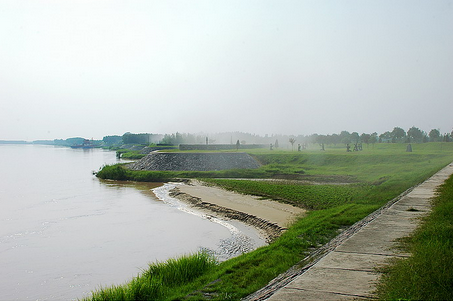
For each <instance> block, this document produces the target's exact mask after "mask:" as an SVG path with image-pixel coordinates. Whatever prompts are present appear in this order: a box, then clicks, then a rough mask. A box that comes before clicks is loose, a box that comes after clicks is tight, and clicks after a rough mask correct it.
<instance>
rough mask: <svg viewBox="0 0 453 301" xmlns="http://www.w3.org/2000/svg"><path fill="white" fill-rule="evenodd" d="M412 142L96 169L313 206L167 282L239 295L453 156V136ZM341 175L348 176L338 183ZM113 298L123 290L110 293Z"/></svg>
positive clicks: (212, 295)
mask: <svg viewBox="0 0 453 301" xmlns="http://www.w3.org/2000/svg"><path fill="white" fill-rule="evenodd" d="M413 150H414V152H412V153H406V152H405V145H403V144H376V145H375V146H374V147H372V146H370V147H369V148H367V147H364V150H363V151H362V152H351V153H347V152H346V151H345V150H344V149H342V148H332V149H329V148H326V151H324V152H321V151H303V152H291V151H281V150H279V151H272V152H271V151H269V150H250V151H249V154H251V155H252V156H254V157H255V158H256V159H257V160H259V161H260V162H261V163H262V164H263V166H262V167H261V168H259V169H256V170H230V171H219V172H153V171H130V170H128V169H125V168H123V167H122V166H121V165H113V166H106V167H104V168H103V169H102V170H100V171H99V172H98V174H97V176H98V177H100V178H103V177H106V178H111V179H116V180H134V181H156V182H158V181H165V180H170V179H175V178H204V179H206V181H210V182H212V183H215V184H217V185H221V186H224V187H225V188H228V189H232V190H236V191H239V192H242V193H247V194H255V195H259V196H262V197H266V198H271V199H275V200H278V201H282V202H287V203H292V204H295V205H297V206H300V207H304V208H308V209H310V210H311V211H310V212H308V214H307V215H306V216H304V217H303V218H300V219H299V220H298V221H296V222H295V223H294V224H293V225H292V226H291V227H290V228H289V229H288V231H286V232H285V233H284V234H283V235H282V236H281V237H279V238H278V239H277V240H276V241H274V242H273V243H272V244H270V245H268V246H265V247H262V248H259V249H257V250H255V251H253V252H250V253H248V254H243V255H241V256H239V257H236V258H233V259H230V260H228V261H226V262H223V263H220V264H217V265H214V266H213V267H212V268H210V269H208V270H206V272H203V273H201V274H199V275H198V276H197V277H195V278H193V279H192V280H191V281H189V282H184V283H181V284H180V285H178V286H177V287H172V288H171V289H168V290H167V291H171V293H169V294H168V295H163V297H162V298H161V299H167V300H174V299H177V300H185V299H187V300H192V299H194V300H199V299H210V300H226V299H231V300H239V299H240V298H243V297H245V296H247V295H248V294H250V293H253V292H254V291H256V290H257V289H259V288H261V287H263V286H264V285H266V284H267V283H268V282H269V281H270V280H271V279H272V278H274V277H275V276H277V275H278V274H280V273H282V272H284V271H286V270H287V269H288V268H289V267H291V266H292V265H294V264H296V263H298V262H299V261H300V260H302V259H303V258H304V257H305V256H306V255H307V254H308V253H309V252H310V251H312V250H313V249H314V248H317V247H319V246H320V245H322V244H324V243H326V242H327V241H329V240H330V239H331V238H333V237H334V236H336V235H337V234H338V230H339V229H341V228H344V227H347V226H349V225H352V224H353V223H354V222H356V221H358V220H360V219H362V218H363V217H365V216H366V215H368V214H369V213H371V212H373V211H374V210H376V209H378V208H379V207H380V206H382V205H384V204H385V203H386V202H387V201H389V200H391V199H392V198H394V197H396V196H397V195H399V194H400V193H402V192H403V191H405V190H406V189H408V188H410V187H412V186H414V185H416V184H418V183H420V182H422V181H423V180H425V179H426V178H428V177H429V176H431V175H432V174H434V173H435V172H436V171H438V170H439V169H441V168H442V167H443V166H445V165H447V164H448V163H450V162H452V161H453V143H442V144H441V143H426V144H413ZM219 178H221V179H219ZM226 178H279V179H291V180H308V181H314V182H321V184H322V185H308V184H306V183H305V182H296V183H295V182H294V181H276V182H269V181H252V180H238V179H226ZM336 182H342V183H346V184H345V185H333V183H336ZM304 183H305V184H304ZM318 184H319V183H318ZM450 212H453V211H450ZM442 227H444V226H442ZM450 241H453V240H450ZM450 266H451V265H450ZM134 281H136V280H134ZM120 290H121V289H120ZM159 298H160V297H159ZM113 299H118V298H116V297H112V298H110V299H109V298H107V299H103V300H113ZM119 300H121V299H119Z"/></svg>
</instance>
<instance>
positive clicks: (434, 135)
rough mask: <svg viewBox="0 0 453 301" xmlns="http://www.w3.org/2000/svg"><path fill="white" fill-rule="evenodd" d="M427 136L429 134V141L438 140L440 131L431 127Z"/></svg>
mask: <svg viewBox="0 0 453 301" xmlns="http://www.w3.org/2000/svg"><path fill="white" fill-rule="evenodd" d="M428 136H429V141H431V142H436V141H438V140H439V137H440V132H439V130H437V129H432V130H431V131H430V132H429V134H428Z"/></svg>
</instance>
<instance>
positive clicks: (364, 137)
mask: <svg viewBox="0 0 453 301" xmlns="http://www.w3.org/2000/svg"><path fill="white" fill-rule="evenodd" d="M370 138H371V135H370V134H365V133H362V135H360V140H361V141H362V142H363V143H366V144H367V145H368V144H370Z"/></svg>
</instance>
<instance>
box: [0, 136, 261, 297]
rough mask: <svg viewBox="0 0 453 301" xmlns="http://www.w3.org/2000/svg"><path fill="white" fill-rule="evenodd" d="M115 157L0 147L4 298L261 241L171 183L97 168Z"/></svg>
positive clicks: (83, 286) (107, 279)
mask: <svg viewBox="0 0 453 301" xmlns="http://www.w3.org/2000/svg"><path fill="white" fill-rule="evenodd" d="M116 162H117V159H116V157H115V153H114V152H110V151H104V150H100V149H91V150H83V149H71V148H61V147H53V146H39V145H0V206H1V207H0V209H1V210H0V225H1V226H0V300H71V299H77V298H82V297H85V296H89V294H90V292H91V291H92V290H95V289H97V288H99V287H101V286H110V285H113V284H121V283H124V282H126V281H127V280H129V279H131V278H132V277H134V276H136V275H137V274H138V273H140V272H141V270H142V269H145V268H146V267H147V264H148V263H150V262H155V261H163V260H166V259H168V258H171V257H176V256H178V255H182V254H186V253H193V252H196V251H198V250H200V249H207V250H209V251H210V252H212V253H214V254H215V255H216V256H217V257H218V258H219V260H224V259H227V258H229V257H231V256H236V255H238V254H240V253H242V252H246V251H249V250H251V249H254V248H256V247H258V246H261V245H264V240H263V239H262V238H261V237H260V236H259V235H258V233H257V232H256V231H255V230H254V229H253V228H250V227H248V226H245V225H243V224H240V223H238V222H225V221H222V220H218V219H212V218H209V219H208V218H205V217H204V216H203V214H201V213H198V212H196V211H194V210H192V209H190V208H188V207H187V206H186V205H184V204H182V203H180V202H179V201H177V200H175V199H172V198H169V197H168V195H167V191H168V189H171V185H170V186H169V185H166V186H164V187H162V186H161V184H160V183H131V182H122V183H119V182H112V181H100V180H99V179H97V178H96V177H94V176H93V175H92V171H95V170H98V169H99V167H101V166H102V165H104V164H111V163H116ZM153 189H155V190H153ZM155 194H157V195H158V196H159V197H160V198H158V197H156V195H155Z"/></svg>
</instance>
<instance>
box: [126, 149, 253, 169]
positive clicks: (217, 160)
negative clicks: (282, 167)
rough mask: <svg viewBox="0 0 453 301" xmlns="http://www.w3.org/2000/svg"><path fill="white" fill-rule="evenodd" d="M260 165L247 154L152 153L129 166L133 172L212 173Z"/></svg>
mask: <svg viewBox="0 0 453 301" xmlns="http://www.w3.org/2000/svg"><path fill="white" fill-rule="evenodd" d="M258 167H260V164H259V163H258V162H257V161H256V160H255V159H253V158H252V157H251V156H250V155H249V154H246V153H159V152H152V153H150V154H148V155H147V156H145V157H143V158H142V159H140V160H139V161H137V162H135V163H132V164H130V165H129V168H130V169H132V170H180V171H181V170H182V171H210V170H228V169H255V168H258Z"/></svg>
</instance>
